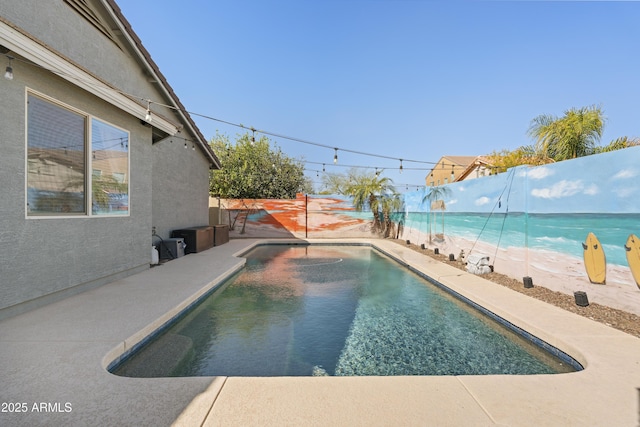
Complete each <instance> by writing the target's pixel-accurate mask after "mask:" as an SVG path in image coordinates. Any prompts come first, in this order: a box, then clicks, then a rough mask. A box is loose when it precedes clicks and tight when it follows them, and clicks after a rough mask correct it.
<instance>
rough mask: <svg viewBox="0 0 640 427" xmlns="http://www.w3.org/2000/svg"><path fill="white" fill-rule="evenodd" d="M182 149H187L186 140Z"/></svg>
mask: <svg viewBox="0 0 640 427" xmlns="http://www.w3.org/2000/svg"><path fill="white" fill-rule="evenodd" d="M184 149H185V150H186V149H187V143H186V142H185V143H184Z"/></svg>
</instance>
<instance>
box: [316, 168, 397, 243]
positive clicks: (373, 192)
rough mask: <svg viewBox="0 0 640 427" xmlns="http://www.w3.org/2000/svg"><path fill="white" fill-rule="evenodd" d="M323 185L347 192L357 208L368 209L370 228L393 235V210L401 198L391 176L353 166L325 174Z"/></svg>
mask: <svg viewBox="0 0 640 427" xmlns="http://www.w3.org/2000/svg"><path fill="white" fill-rule="evenodd" d="M323 186H324V188H325V189H326V191H327V192H330V193H334V194H343V195H347V196H351V197H352V198H353V205H354V207H355V208H356V209H357V210H359V211H362V210H364V209H367V208H368V209H370V210H371V213H372V214H373V230H374V232H377V233H379V234H380V235H382V236H383V237H391V236H393V234H394V231H395V223H394V222H393V214H394V213H395V212H398V211H399V210H400V209H401V208H402V199H401V198H400V194H398V192H396V190H395V188H394V186H393V180H392V179H391V178H387V177H382V176H380V174H378V173H369V172H363V171H361V170H359V169H357V168H353V169H350V170H349V171H348V172H347V173H346V174H344V175H342V174H327V175H325V176H324V177H323Z"/></svg>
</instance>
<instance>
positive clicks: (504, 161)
mask: <svg viewBox="0 0 640 427" xmlns="http://www.w3.org/2000/svg"><path fill="white" fill-rule="evenodd" d="M487 159H488V161H489V163H490V164H491V166H492V167H493V170H494V171H495V172H496V173H500V172H506V171H507V169H509V168H512V167H515V166H520V165H531V166H539V165H545V164H547V163H552V162H553V161H554V160H553V159H552V158H550V157H547V156H546V155H544V154H542V153H540V152H538V151H536V149H535V147H534V146H532V145H525V146H522V147H518V148H516V149H515V150H513V151H509V150H502V151H500V152H497V151H494V152H493V153H491V154H489V155H488V156H487Z"/></svg>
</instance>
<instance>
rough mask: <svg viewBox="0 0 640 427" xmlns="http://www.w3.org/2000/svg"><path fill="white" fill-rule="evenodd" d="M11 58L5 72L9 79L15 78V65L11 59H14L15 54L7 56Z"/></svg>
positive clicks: (5, 76)
mask: <svg viewBox="0 0 640 427" xmlns="http://www.w3.org/2000/svg"><path fill="white" fill-rule="evenodd" d="M7 58H9V65H7V68H6V70H5V72H4V78H5V79H7V80H13V67H12V66H11V61H13V56H7Z"/></svg>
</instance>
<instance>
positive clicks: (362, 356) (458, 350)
mask: <svg viewBox="0 0 640 427" xmlns="http://www.w3.org/2000/svg"><path fill="white" fill-rule="evenodd" d="M245 256H246V258H247V263H246V267H245V268H244V269H243V270H242V271H240V272H239V273H238V274H236V275H234V276H233V277H231V278H230V279H229V280H227V281H226V282H225V284H224V285H223V286H222V287H221V288H220V289H218V290H216V291H215V292H213V293H212V294H211V295H210V296H209V297H207V298H206V299H205V300H204V301H203V302H202V303H201V304H199V305H198V306H197V307H196V308H195V309H193V310H192V311H190V312H189V313H188V314H186V315H185V316H183V317H182V318H181V319H180V320H179V321H177V322H176V323H175V324H174V325H172V326H171V327H170V328H168V329H167V330H166V331H165V332H164V333H163V334H162V335H160V336H159V337H158V338H157V339H155V340H154V341H152V342H151V343H149V344H148V345H146V346H145V347H144V348H142V349H141V350H140V351H138V352H137V353H136V354H134V355H132V356H131V357H130V358H128V359H127V360H126V361H125V362H124V363H122V364H121V365H120V366H118V367H116V369H114V370H113V372H114V373H116V374H118V375H124V376H136V377H164V376H217V375H222V376H311V375H332V376H333V375H336V376H345V375H351V376H354V375H488V374H554V373H563V372H573V371H575V369H574V368H573V367H572V366H570V364H568V363H566V362H565V361H563V360H561V359H559V358H557V357H555V356H553V355H552V354H550V353H549V352H546V351H544V350H542V349H541V348H540V347H538V346H536V345H534V344H532V343H531V342H530V341H528V340H525V339H524V338H522V337H521V336H520V335H518V334H516V333H514V332H512V331H511V330H509V329H507V328H506V327H504V326H503V325H501V324H499V323H497V322H496V321H494V320H492V319H490V318H489V317H487V316H485V315H483V314H481V313H479V312H478V311H477V310H475V309H473V308H471V307H470V306H469V305H467V304H466V303H464V302H462V301H460V300H458V299H456V298H455V297H453V296H451V295H450V294H449V293H447V292H445V291H443V290H441V289H440V288H438V287H436V286H434V285H433V284H431V283H429V282H428V281H427V280H425V279H424V278H422V277H420V276H418V275H417V274H414V273H412V272H411V271H409V270H408V269H406V268H404V267H403V266H401V265H399V264H398V263H396V262H395V261H393V260H391V259H389V258H387V257H386V256H384V255H383V254H381V253H379V252H378V251H377V250H375V249H372V248H370V247H367V246H323V245H320V246H313V245H312V246H308V245H304V246H303V245H293V246H292V245H265V246H258V247H257V248H255V249H254V250H252V251H251V252H249V253H248V254H246V255H245Z"/></svg>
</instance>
